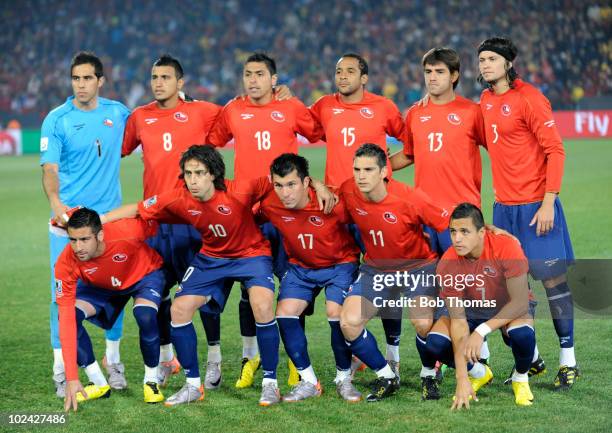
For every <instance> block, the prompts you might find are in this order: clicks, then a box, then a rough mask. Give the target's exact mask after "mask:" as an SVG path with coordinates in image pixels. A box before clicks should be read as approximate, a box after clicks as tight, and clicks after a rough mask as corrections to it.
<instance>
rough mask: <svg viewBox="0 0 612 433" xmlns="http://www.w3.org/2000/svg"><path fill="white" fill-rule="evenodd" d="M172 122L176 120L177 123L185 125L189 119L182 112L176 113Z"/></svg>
mask: <svg viewBox="0 0 612 433" xmlns="http://www.w3.org/2000/svg"><path fill="white" fill-rule="evenodd" d="M174 120H176V121H177V122H182V123H185V122H187V121H188V120H189V117H187V115H186V114H185V113H183V112H182V111H177V112H176V113H174Z"/></svg>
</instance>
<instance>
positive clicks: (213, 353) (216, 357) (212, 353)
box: [208, 344, 221, 362]
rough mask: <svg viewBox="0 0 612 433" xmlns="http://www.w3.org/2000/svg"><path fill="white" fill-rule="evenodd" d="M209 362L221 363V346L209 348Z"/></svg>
mask: <svg viewBox="0 0 612 433" xmlns="http://www.w3.org/2000/svg"><path fill="white" fill-rule="evenodd" d="M208 362H221V345H220V344H215V345H214V346H208Z"/></svg>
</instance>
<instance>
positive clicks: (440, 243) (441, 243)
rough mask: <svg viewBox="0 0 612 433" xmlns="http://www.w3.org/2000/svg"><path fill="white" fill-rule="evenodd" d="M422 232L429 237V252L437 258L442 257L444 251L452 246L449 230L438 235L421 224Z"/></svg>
mask: <svg viewBox="0 0 612 433" xmlns="http://www.w3.org/2000/svg"><path fill="white" fill-rule="evenodd" d="M423 231H424V232H425V233H426V234H427V236H428V237H429V246H430V247H431V250H432V251H433V252H434V253H436V254H437V255H438V256H440V257H442V254H444V253H445V252H446V250H448V249H449V248H450V247H452V246H453V242H452V241H451V237H450V230H449V229H446V230H444V231H443V232H441V233H438V232H437V231H435V230H434V229H432V228H431V227H429V226H427V225H425V224H423Z"/></svg>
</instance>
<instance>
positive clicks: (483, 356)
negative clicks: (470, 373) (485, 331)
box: [480, 340, 491, 359]
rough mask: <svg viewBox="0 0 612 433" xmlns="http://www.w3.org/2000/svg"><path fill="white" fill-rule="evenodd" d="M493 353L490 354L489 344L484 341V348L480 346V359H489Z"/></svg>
mask: <svg viewBox="0 0 612 433" xmlns="http://www.w3.org/2000/svg"><path fill="white" fill-rule="evenodd" d="M489 356H491V353H490V352H489V342H488V341H487V340H484V341H483V342H482V346H480V359H489Z"/></svg>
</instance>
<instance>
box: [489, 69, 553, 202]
mask: <svg viewBox="0 0 612 433" xmlns="http://www.w3.org/2000/svg"><path fill="white" fill-rule="evenodd" d="M480 109H481V110H482V114H483V116H484V122H485V131H486V135H487V148H488V149H489V155H490V158H491V169H492V172H493V187H494V189H495V200H496V201H498V202H500V203H503V204H510V205H512V204H525V203H533V202H537V201H542V200H543V198H544V193H546V192H559V191H560V189H561V178H562V177H563V162H564V160H565V151H564V149H563V142H562V141H561V136H560V135H559V132H558V131H557V127H556V126H555V121H554V119H553V115H552V109H551V107H550V102H549V101H548V99H546V97H545V96H544V95H543V94H542V93H541V92H540V91H539V90H538V89H536V88H535V87H533V86H532V85H531V84H528V83H525V82H524V81H522V80H516V81H515V82H514V88H513V89H510V90H508V91H507V92H506V93H504V94H503V95H496V94H495V93H494V92H492V91H490V90H485V91H483V92H482V95H481V98H480Z"/></svg>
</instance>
